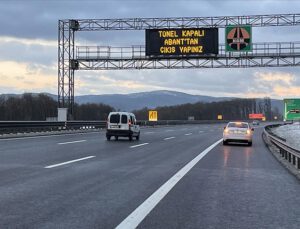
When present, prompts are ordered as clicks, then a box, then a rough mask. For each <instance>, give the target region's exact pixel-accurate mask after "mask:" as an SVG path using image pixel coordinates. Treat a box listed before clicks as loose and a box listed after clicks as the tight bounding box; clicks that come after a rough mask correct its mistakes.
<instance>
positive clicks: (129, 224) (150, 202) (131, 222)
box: [116, 139, 222, 229]
mask: <svg viewBox="0 0 300 229" xmlns="http://www.w3.org/2000/svg"><path fill="white" fill-rule="evenodd" d="M221 141H222V139H220V140H218V141H216V142H215V143H214V144H212V145H211V146H209V147H208V148H207V149H205V150H204V151H203V152H201V153H200V154H199V155H198V156H197V157H195V158H194V159H193V160H191V161H190V162H189V163H188V164H187V165H185V166H184V167H183V168H182V169H180V170H179V171H178V172H177V173H176V174H175V175H174V176H173V177H171V178H170V179H169V180H168V181H167V182H166V183H164V184H163V185H162V186H161V187H160V188H159V189H158V190H156V191H155V192H154V193H153V194H152V195H151V196H150V197H148V199H147V200H145V201H144V202H143V203H142V204H141V205H140V206H139V207H137V208H136V209H135V210H134V211H133V212H132V213H131V214H130V215H129V216H127V218H126V219H124V220H123V221H122V222H121V223H120V224H119V225H118V226H117V227H116V228H117V229H125V228H126V229H127V228H130V229H131V228H132V229H133V228H136V227H137V226H138V225H139V224H140V223H141V222H142V221H143V219H144V218H145V217H146V216H147V215H148V214H149V213H150V212H151V211H152V210H153V208H155V206H156V205H157V204H158V203H159V202H160V201H161V200H162V199H163V198H164V197H165V196H166V195H167V194H168V192H169V191H170V190H171V189H172V188H173V187H174V186H175V185H176V184H177V183H178V182H179V181H180V180H181V179H182V178H183V177H184V176H185V175H186V174H187V173H188V172H189V171H190V170H191V169H192V168H193V167H194V166H195V165H196V164H197V163H198V162H199V161H200V160H201V159H202V158H203V157H204V156H205V155H206V154H208V152H209V151H211V150H212V149H213V148H214V147H216V145H218V144H219V143H220V142H221Z"/></svg>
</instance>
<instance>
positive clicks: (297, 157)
mask: <svg viewBox="0 0 300 229" xmlns="http://www.w3.org/2000/svg"><path fill="white" fill-rule="evenodd" d="M280 125H281V124H275V125H268V126H266V127H265V128H264V132H263V134H264V135H265V137H266V138H267V140H268V142H269V143H271V144H272V145H274V146H275V147H276V148H278V149H279V153H280V155H281V156H282V157H283V158H284V159H285V160H287V161H288V162H289V163H291V164H292V165H294V166H295V168H296V169H298V170H300V150H298V149H295V148H294V147H291V146H290V145H288V144H287V143H286V140H285V139H283V138H281V137H279V136H276V135H275V134H274V133H273V132H272V131H271V129H272V128H274V127H278V126H280Z"/></svg>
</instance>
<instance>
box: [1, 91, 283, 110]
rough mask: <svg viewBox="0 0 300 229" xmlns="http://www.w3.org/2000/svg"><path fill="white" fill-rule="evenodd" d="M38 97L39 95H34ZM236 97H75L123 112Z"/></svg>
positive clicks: (168, 93) (161, 93)
mask: <svg viewBox="0 0 300 229" xmlns="http://www.w3.org/2000/svg"><path fill="white" fill-rule="evenodd" d="M32 94H33V95H37V93H32ZM43 94H46V95H48V96H50V97H51V98H53V99H54V100H57V95H53V94H49V93H43ZM20 96H21V95H20V94H3V95H0V98H5V99H7V98H9V97H20ZM232 99H235V98H234V97H212V96H204V95H191V94H186V93H183V92H176V91H167V90H160V91H150V92H140V93H131V94H103V95H82V96H75V102H76V103H78V104H84V103H103V104H107V105H110V106H112V107H114V108H115V109H116V110H122V111H133V110H139V109H142V108H145V107H147V108H149V109H153V108H156V107H159V106H174V105H180V104H186V103H197V102H204V103H210V102H219V101H225V100H232ZM271 104H272V108H275V107H277V108H278V110H279V111H280V112H282V111H283V101H282V100H276V99H272V100H271Z"/></svg>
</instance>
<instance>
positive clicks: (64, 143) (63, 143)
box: [57, 140, 86, 145]
mask: <svg viewBox="0 0 300 229" xmlns="http://www.w3.org/2000/svg"><path fill="white" fill-rule="evenodd" d="M80 142H86V140H79V141H73V142H61V143H57V144H58V145H66V144H73V143H80Z"/></svg>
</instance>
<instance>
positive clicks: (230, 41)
mask: <svg viewBox="0 0 300 229" xmlns="http://www.w3.org/2000/svg"><path fill="white" fill-rule="evenodd" d="M225 50H226V52H250V51H252V30H251V26H250V25H240V26H237V25H233V26H231V25H230V26H227V27H226V28H225Z"/></svg>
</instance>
